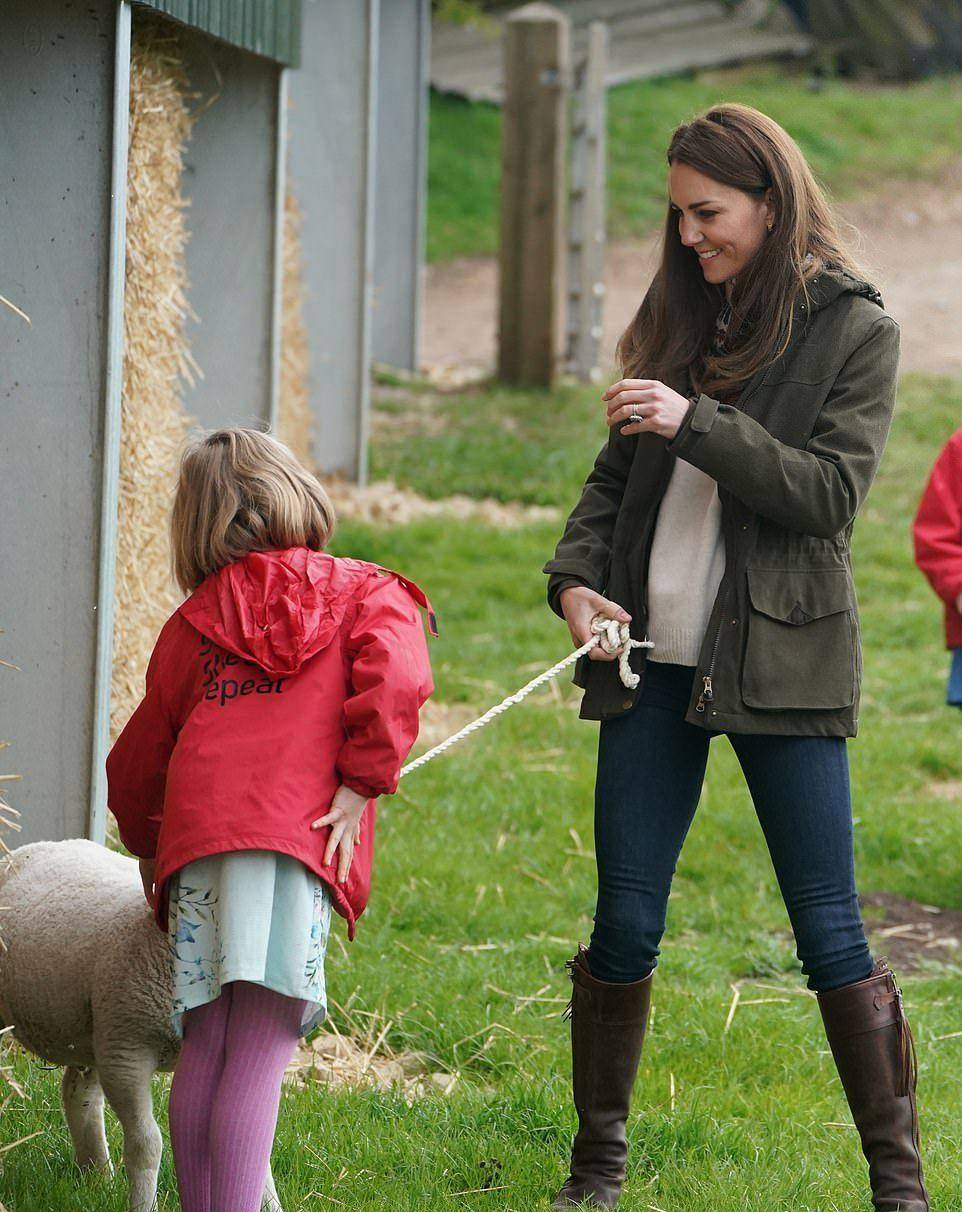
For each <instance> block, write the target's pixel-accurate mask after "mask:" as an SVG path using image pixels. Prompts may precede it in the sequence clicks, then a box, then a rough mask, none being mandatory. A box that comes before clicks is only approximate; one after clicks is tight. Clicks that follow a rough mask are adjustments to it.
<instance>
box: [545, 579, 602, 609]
mask: <svg viewBox="0 0 962 1212" xmlns="http://www.w3.org/2000/svg"><path fill="white" fill-rule="evenodd" d="M572 585H583V586H584V587H585V589H590V588H591V586H590V585H589V584H588V582H587V581H585V580H583V579H582V578H581V577H574V576H564V575H562V574H561V573H559V574H557V575H555V576H553V577H550V578H549V580H548V605H549V606H550V607H551V609H552V610H553V611H554V612H555V614H556V615H557V616H558V618H559V619H563V618H564V612H563V611H562V609H561V595H562V594H563V593H564V591H565V590H566V589H570V588H571V586H572Z"/></svg>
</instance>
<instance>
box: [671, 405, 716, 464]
mask: <svg viewBox="0 0 962 1212" xmlns="http://www.w3.org/2000/svg"><path fill="white" fill-rule="evenodd" d="M718 408H719V404H718V401H717V400H716V399H715V398H714V397H713V396H706V395H705V394H704V393H703V394H702V395H700V396H699V397H698V399H697V400H694V401H693V402H692V403H691V404H689V406H688V411H687V412H686V413H685V415H684V417H683V418H682V422H681V425H679V426H678V432H677V433H676V434H675V436H674V437H673V438H672V439H671V441H670V442H669V443H668V449H669V450H670V451H671V452H672V454H675V455H681V457H682V458H684V452H685V450H686V449H688V448H689V447H690V446H691V445H692V443H694V442H696V441H697V440H698V437H699V435H700V434H703V433H708V432H709V431H710V430H711V427H712V426H713V425H714V424H715V417H716V416H717V415H718Z"/></svg>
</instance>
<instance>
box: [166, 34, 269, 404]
mask: <svg viewBox="0 0 962 1212" xmlns="http://www.w3.org/2000/svg"><path fill="white" fill-rule="evenodd" d="M186 42H187V45H188V47H189V54H190V58H189V60H188V63H187V71H188V76H189V79H190V85H191V88H192V89H196V91H197V92H198V93H199V94H200V97H199V99H198V100H197V101H196V102H194V103H193V104H194V105H195V107H196V108H197V110H198V113H199V116H198V118H197V121H196V122H195V124H194V129H193V134H192V135H191V139H190V142H189V143H188V145H187V161H186V165H185V170H184V172H185V176H184V190H185V193H186V194H187V196H188V197H189V198H190V207H189V209H188V211H187V226H188V230H189V232H190V239H189V241H188V243H187V276H188V279H189V282H190V305H191V307H192V309H193V311H194V312H195V313H196V319H192V320H191V321H189V323H188V329H187V336H188V339H189V341H190V347H191V353H192V355H193V357H194V358H195V359H196V361H197V363H198V365H199V366H200V368H201V370H202V371H203V372H204V378H203V380H201V381H199V382H198V383H197V385H196V386H195V387H194V388H193V389H192V390H187V391H185V393H184V406H185V408H186V409H187V411H188V412H189V413H190V414H191V415H192V416H195V417H196V418H197V419H198V421H199V422H200V423H201V424H202V425H204V426H206V427H209V428H213V427H216V426H220V425H253V424H256V423H257V422H258V421H262V420H263V421H266V420H268V418H269V417H270V395H271V365H270V358H271V322H272V299H273V266H274V193H275V173H276V168H277V92H278V83H279V72H280V69H279V68H278V67H277V65H276V64H274V63H271V62H270V61H269V60H267V59H262V58H258V57H257V56H256V55H251V54H248V53H247V52H246V51H241V50H237V49H236V48H235V47H232V46H225V45H224V44H223V43H219V42H215V41H214V40H213V39H212V38H207V37H204V36H203V35H198V36H197V37H193V38H190V39H187V40H186ZM208 102H210V104H208Z"/></svg>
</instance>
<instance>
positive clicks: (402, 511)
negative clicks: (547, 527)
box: [327, 480, 561, 530]
mask: <svg viewBox="0 0 962 1212" xmlns="http://www.w3.org/2000/svg"><path fill="white" fill-rule="evenodd" d="M327 490H328V492H329V493H330V496H331V500H332V501H333V503H334V508H335V509H336V510H337V512H338V514H340V515H341V516H342V517H346V518H353V519H355V520H356V521H360V522H368V523H371V524H376V525H378V526H403V525H406V524H407V523H408V522H413V521H416V520H418V519H419V518H455V519H457V520H459V521H467V520H474V521H478V522H481V523H483V524H484V525H485V526H493V527H498V528H499V529H504V530H514V529H517V528H518V527H520V526H529V525H531V524H532V523H537V522H556V521H558V519H559V518H560V516H561V515H560V513H559V511H558V510H557V509H553V508H551V507H549V506H546V505H519V504H516V503H512V502H508V503H506V502H504V501H496V500H494V499H493V498H491V497H482V498H480V499H476V498H474V497H469V496H465V495H463V494H460V493H459V494H456V495H454V496H450V497H442V498H441V499H440V500H437V501H432V500H430V499H429V498H428V497H422V496H420V495H419V494H418V493H416V492H411V491H409V490H408V489H406V488H399V487H398V486H397V485H396V484H395V483H394V482H393V481H391V480H378V481H377V482H376V483H373V484H368V485H366V486H365V487H363V488H359V487H358V486H357V485H356V484H346V483H344V482H343V481H337V480H334V481H329V482H328V484H327Z"/></svg>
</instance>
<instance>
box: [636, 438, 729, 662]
mask: <svg viewBox="0 0 962 1212" xmlns="http://www.w3.org/2000/svg"><path fill="white" fill-rule="evenodd" d="M724 573H725V542H724V539H723V538H722V531H721V502H720V501H719V500H718V486H717V484H716V483H715V481H714V480H713V479H711V477H710V476H706V475H705V473H704V472H703V471H699V470H698V468H697V467H693V466H692V465H691V464H690V463H686V462H685V461H684V460H683V459H677V460H676V461H675V466H674V468H673V469H672V473H671V479H670V480H669V481H668V488H667V490H666V492H665V496H664V499H663V500H662V503H661V508H660V510H659V512H658V520H657V522H656V524H655V535H654V539H653V540H652V546H651V558H650V560H649V564H648V638H649V639H650V640H651V641H652V642H653V643H654V645H655V646H654V648H652V649H649V652H648V659H649V660H650V661H663V662H667V663H669V664H673V665H696V664H697V663H698V652H699V649H700V648H701V644H702V640H703V639H704V636H705V629H706V628H707V626H708V618H709V616H710V614H711V608H712V606H713V605H714V602H715V595H716V594H717V593H718V586H719V584H720V582H721V579H722V577H723V575H724Z"/></svg>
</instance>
